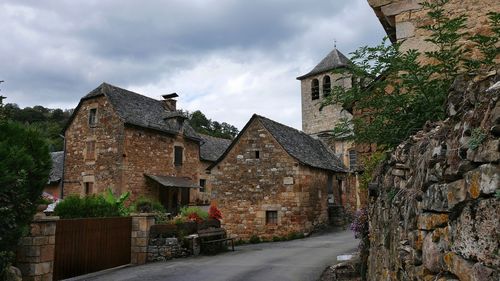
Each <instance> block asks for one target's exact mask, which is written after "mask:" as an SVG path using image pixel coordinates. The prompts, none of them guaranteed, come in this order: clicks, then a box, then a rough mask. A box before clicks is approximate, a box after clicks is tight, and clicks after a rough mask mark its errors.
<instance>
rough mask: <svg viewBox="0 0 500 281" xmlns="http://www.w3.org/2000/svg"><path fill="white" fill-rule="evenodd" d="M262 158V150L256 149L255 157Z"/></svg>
mask: <svg viewBox="0 0 500 281" xmlns="http://www.w3.org/2000/svg"><path fill="white" fill-rule="evenodd" d="M259 158H260V151H258V150H257V151H255V159H259Z"/></svg>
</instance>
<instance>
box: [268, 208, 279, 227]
mask: <svg viewBox="0 0 500 281" xmlns="http://www.w3.org/2000/svg"><path fill="white" fill-rule="evenodd" d="M266 224H271V225H277V224H278V211H266Z"/></svg>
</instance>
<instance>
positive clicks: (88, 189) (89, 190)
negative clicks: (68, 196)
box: [83, 182, 94, 195]
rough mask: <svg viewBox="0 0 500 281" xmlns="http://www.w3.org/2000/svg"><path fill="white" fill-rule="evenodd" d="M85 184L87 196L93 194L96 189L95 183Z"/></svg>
mask: <svg viewBox="0 0 500 281" xmlns="http://www.w3.org/2000/svg"><path fill="white" fill-rule="evenodd" d="M83 184H84V186H85V195H89V194H92V192H93V189H94V183H93V182H85V183H83Z"/></svg>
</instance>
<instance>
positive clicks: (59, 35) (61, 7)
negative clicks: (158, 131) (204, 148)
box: [0, 0, 383, 124]
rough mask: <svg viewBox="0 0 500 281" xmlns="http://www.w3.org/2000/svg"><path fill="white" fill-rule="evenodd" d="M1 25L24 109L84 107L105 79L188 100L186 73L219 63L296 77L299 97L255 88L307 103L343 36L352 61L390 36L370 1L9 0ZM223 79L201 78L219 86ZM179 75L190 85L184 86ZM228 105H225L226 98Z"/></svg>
mask: <svg viewBox="0 0 500 281" xmlns="http://www.w3.org/2000/svg"><path fill="white" fill-rule="evenodd" d="M0 17H1V18H2V19H3V23H2V25H1V26H0V32H1V33H2V34H3V37H4V38H3V43H2V44H0V61H1V62H2V63H1V67H0V78H1V79H2V80H6V83H4V84H2V94H4V95H7V96H8V100H7V102H15V103H19V104H20V105H21V106H28V105H29V106H32V105H36V104H42V105H47V104H66V105H67V106H74V105H75V104H76V103H77V102H78V100H79V98H80V97H81V96H83V95H84V94H85V93H86V92H88V91H90V90H92V89H93V88H95V87H96V86H98V85H99V83H101V82H102V81H107V82H110V83H112V84H115V85H117V86H121V87H125V88H127V87H135V88H137V89H154V90H153V92H152V93H144V94H150V95H158V94H159V91H161V90H167V89H170V87H176V89H171V90H174V91H180V92H183V89H191V88H192V87H190V84H189V83H195V82H193V81H189V77H185V76H183V75H182V74H179V73H191V71H192V70H193V69H195V68H196V67H197V65H199V64H202V63H204V62H207V61H210V60H212V59H213V58H222V59H228V60H229V61H231V62H232V63H234V64H239V65H241V66H245V65H248V66H249V67H248V70H245V67H239V68H237V69H238V71H240V73H235V75H234V76H235V77H236V76H238V77H241V76H242V75H243V74H242V73H244V72H245V71H248V72H249V73H247V74H248V75H253V76H255V77H262V79H266V77H276V76H275V75H274V74H269V75H265V73H264V74H262V75H260V73H261V72H270V73H271V72H272V71H273V70H274V69H286V73H282V74H280V75H281V76H280V78H279V79H281V80H280V81H281V83H285V82H284V81H289V82H286V83H290V85H291V86H290V85H288V86H287V87H286V89H287V90H289V89H296V92H294V93H280V95H277V94H276V93H275V92H276V91H281V90H283V88H282V87H278V86H277V85H274V84H273V83H272V81H271V80H270V81H262V83H263V84H266V86H265V87H259V88H255V89H259V90H260V91H267V92H266V93H263V94H264V95H266V94H267V95H271V94H272V95H277V96H280V97H282V96H283V97H286V96H287V95H294V96H297V95H299V93H298V91H299V89H298V88H299V86H298V83H297V81H295V77H296V76H298V75H300V74H303V72H305V71H308V70H310V68H312V67H313V66H314V64H315V63H317V62H318V61H319V60H320V59H322V58H323V56H325V55H326V54H327V53H328V52H329V51H330V50H331V48H332V47H333V38H337V39H338V40H339V44H338V45H339V47H340V48H341V50H342V51H343V52H344V53H346V54H347V53H348V52H351V51H353V50H354V49H355V48H356V47H358V46H359V45H364V44H369V43H376V42H378V41H379V40H380V39H381V37H382V36H383V30H382V28H381V27H380V25H379V24H378V21H377V19H376V17H375V15H374V14H373V12H372V11H371V10H370V8H369V7H368V4H367V3H366V0H356V1H351V0H343V1H337V0H336V1H325V0H314V1H303V0H301V1H298V0H294V1H290V0H286V1H285V0H277V1H270V0H258V1H236V0H234V1H233V0H191V1H185V0H175V1H159V0H158V1H156V0H155V1H153V0H151V1H118V0H114V1H99V0H81V1H56V0H49V1H38V0H32V1H22V2H20V1H14V0H7V1H2V3H0ZM255 60H259V61H255ZM261 62H265V63H262V64H260V63H261ZM261 65H262V67H256V66H261ZM218 67H224V66H218ZM207 71H208V72H213V73H217V71H215V70H214V71H211V70H210V69H208V70H207ZM213 73H207V74H206V75H199V76H200V77H201V78H200V79H203V78H206V79H215V78H216V77H212V76H211V75H212V74H213ZM169 77H183V81H184V82H182V83H180V82H179V83H174V82H175V81H172V79H170V78H169ZM227 79H231V77H228V78H227ZM270 79H271V78H270ZM274 79H275V78H274ZM165 81H167V82H168V83H171V84H172V85H171V86H169V85H168V84H165V83H166V82H165ZM183 83H184V84H183ZM217 85H223V83H222V82H220V83H218V84H217ZM213 87H214V88H210V89H200V88H193V89H196V91H197V92H192V93H187V94H186V98H187V99H188V101H189V102H190V103H191V102H192V101H193V100H196V99H197V98H200V99H203V96H206V95H217V94H218V93H217V92H218V91H223V90H224V89H226V88H227V87H226V88H223V86H221V88H216V87H215V86H213ZM224 87H225V86H224ZM208 91H210V92H208ZM221 96H224V95H223V93H221ZM295 99H296V100H298V98H295ZM213 106H215V104H213ZM228 106H229V105H228ZM297 106H300V105H297ZM218 107H219V108H224V107H225V104H224V100H221V101H220V105H219V106H218ZM205 110H210V109H205ZM230 110H231V108H226V111H230ZM237 110H239V111H242V110H243V108H241V107H239V108H238V109H237ZM295 111H296V110H295ZM295 111H294V112H295ZM251 113H253V112H251ZM251 113H249V114H250V115H251ZM260 113H261V114H265V112H260ZM214 114H215V111H214ZM239 115H242V116H243V115H245V114H241V113H239ZM221 116H222V115H221ZM228 116H230V113H228ZM289 118H293V117H292V116H291V115H290V117H289ZM297 118H300V116H299V117H297ZM290 120H291V119H290ZM221 121H230V120H221ZM238 122H239V123H241V122H242V121H238ZM291 122H292V123H294V124H299V123H300V122H299V121H297V120H292V121H291Z"/></svg>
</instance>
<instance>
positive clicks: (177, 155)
mask: <svg viewBox="0 0 500 281" xmlns="http://www.w3.org/2000/svg"><path fill="white" fill-rule="evenodd" d="M183 150H184V149H183V147H182V146H174V165H175V166H182V151H183Z"/></svg>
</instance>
